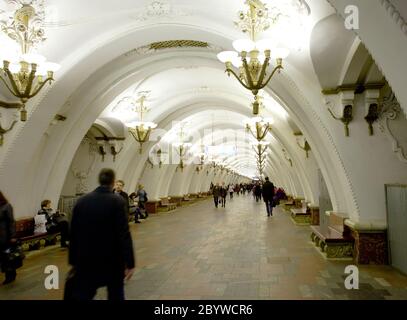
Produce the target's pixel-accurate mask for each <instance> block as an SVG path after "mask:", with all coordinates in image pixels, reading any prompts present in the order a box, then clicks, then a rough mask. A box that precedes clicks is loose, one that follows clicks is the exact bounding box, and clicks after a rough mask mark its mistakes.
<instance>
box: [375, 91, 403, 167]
mask: <svg viewBox="0 0 407 320" xmlns="http://www.w3.org/2000/svg"><path fill="white" fill-rule="evenodd" d="M402 114H403V113H402V110H401V106H400V103H399V102H398V101H397V98H396V96H395V95H394V93H391V94H390V95H388V96H387V97H385V98H384V99H383V103H382V107H381V110H380V115H379V128H380V130H381V131H382V132H383V133H384V134H385V135H386V136H387V137H388V138H389V140H390V141H391V143H392V149H393V152H394V153H396V154H397V156H398V158H399V160H400V161H401V162H403V163H406V164H407V151H405V150H404V147H403V146H402V145H401V143H400V142H399V140H398V139H397V137H396V136H395V134H394V133H393V132H392V130H391V128H390V123H391V121H394V120H397V119H398V118H399V117H400V115H402Z"/></svg>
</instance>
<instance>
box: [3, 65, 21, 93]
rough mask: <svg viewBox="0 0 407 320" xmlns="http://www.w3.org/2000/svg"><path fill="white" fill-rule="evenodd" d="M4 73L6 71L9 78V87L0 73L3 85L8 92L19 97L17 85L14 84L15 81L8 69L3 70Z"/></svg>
mask: <svg viewBox="0 0 407 320" xmlns="http://www.w3.org/2000/svg"><path fill="white" fill-rule="evenodd" d="M5 73H6V75H7V77H8V78H9V80H10V83H11V87H10V86H9V84H8V83H7V81H6V80H5V79H4V78H3V77H2V76H1V75H0V79H1V80H2V81H3V83H4V85H5V86H6V88H7V89H8V90H9V91H10V93H11V94H12V95H13V96H15V97H17V98H20V97H19V91H18V88H17V85H16V83H15V81H14V79H13V75H12V73H11V72H10V71H8V72H7V71H5Z"/></svg>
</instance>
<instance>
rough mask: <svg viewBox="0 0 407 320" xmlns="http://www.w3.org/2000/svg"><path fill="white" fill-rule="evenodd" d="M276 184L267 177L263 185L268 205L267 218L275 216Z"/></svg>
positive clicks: (264, 196) (264, 198)
mask: <svg viewBox="0 0 407 320" xmlns="http://www.w3.org/2000/svg"><path fill="white" fill-rule="evenodd" d="M273 198H274V184H273V183H272V182H270V179H269V178H268V177H267V178H266V181H265V182H264V184H263V200H264V202H265V203H266V209H267V216H268V217H272V216H273Z"/></svg>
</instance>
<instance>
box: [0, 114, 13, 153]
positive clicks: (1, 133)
mask: <svg viewBox="0 0 407 320" xmlns="http://www.w3.org/2000/svg"><path fill="white" fill-rule="evenodd" d="M16 123H17V121H16V120H14V121H13V122H12V123H11V125H10V127H9V128H8V129H6V128H3V127H2V126H1V124H0V147H1V146H2V145H3V143H4V135H5V134H6V133H7V132H10V131H11V130H13V128H14V126H15V125H16Z"/></svg>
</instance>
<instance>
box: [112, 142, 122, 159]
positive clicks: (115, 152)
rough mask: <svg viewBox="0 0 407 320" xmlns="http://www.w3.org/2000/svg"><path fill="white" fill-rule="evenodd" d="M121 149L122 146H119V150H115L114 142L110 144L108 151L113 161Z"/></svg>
mask: <svg viewBox="0 0 407 320" xmlns="http://www.w3.org/2000/svg"><path fill="white" fill-rule="evenodd" d="M122 150H123V146H121V148H119V150H117V145H116V144H112V145H110V153H111V154H112V156H113V162H116V157H117V156H118V155H119V154H120V152H122Z"/></svg>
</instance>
